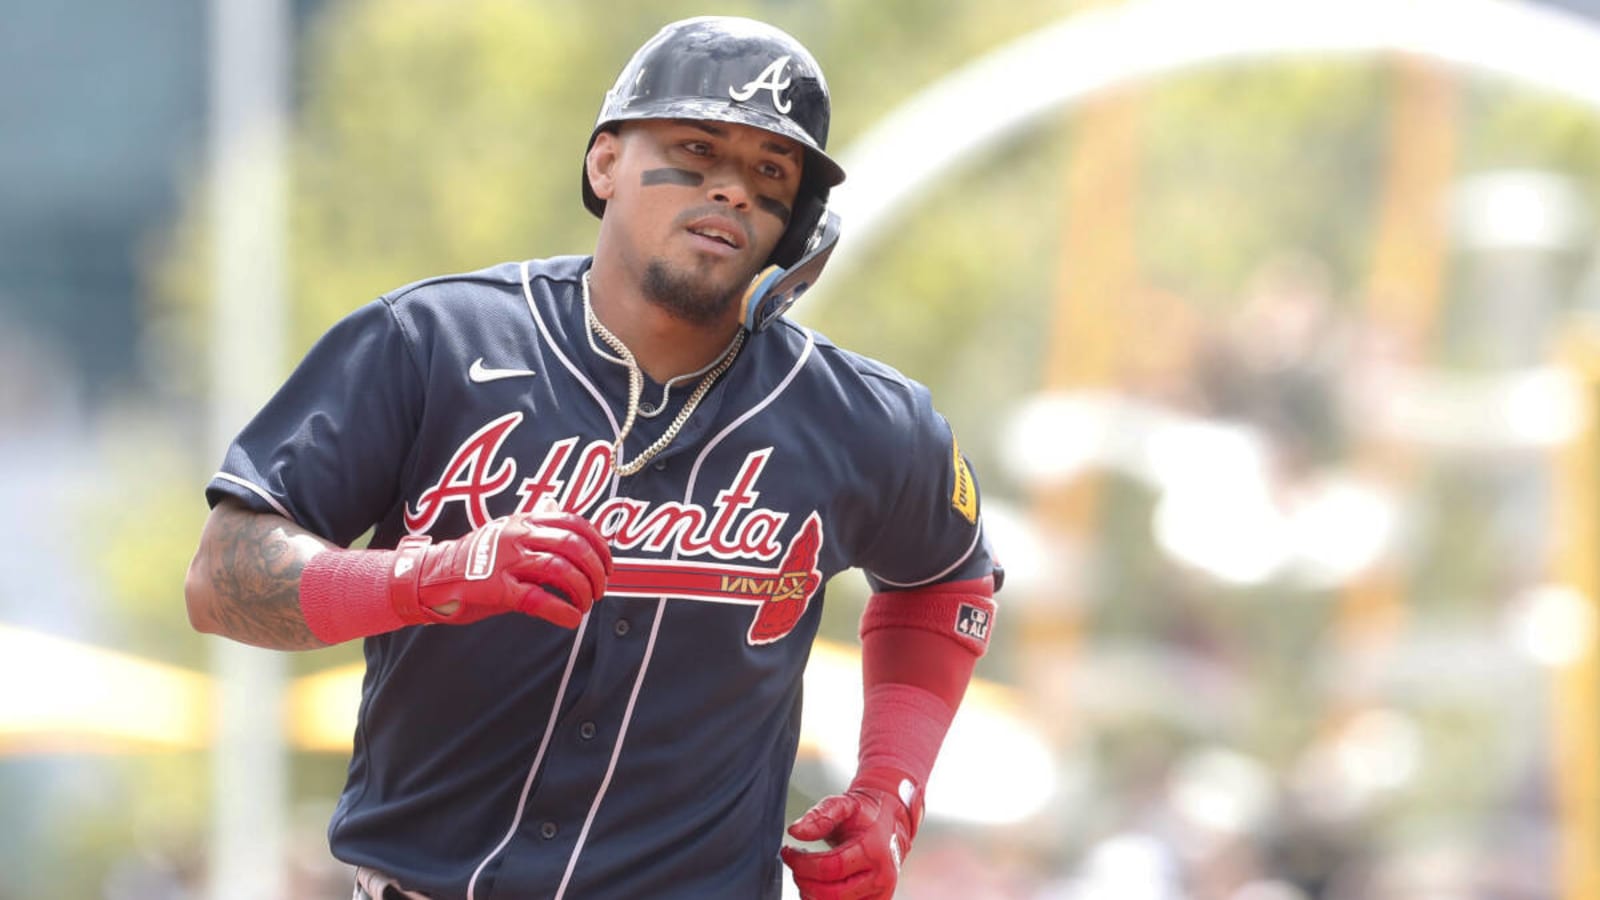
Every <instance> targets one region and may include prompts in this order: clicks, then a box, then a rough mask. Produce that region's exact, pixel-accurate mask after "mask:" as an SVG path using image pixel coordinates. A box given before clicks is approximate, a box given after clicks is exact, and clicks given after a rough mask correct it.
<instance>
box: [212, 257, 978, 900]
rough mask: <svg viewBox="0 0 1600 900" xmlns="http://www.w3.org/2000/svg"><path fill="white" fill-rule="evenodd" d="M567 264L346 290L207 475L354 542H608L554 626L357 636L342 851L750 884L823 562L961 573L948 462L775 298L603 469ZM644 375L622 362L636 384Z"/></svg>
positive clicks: (895, 583)
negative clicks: (778, 309) (588, 588)
mask: <svg viewBox="0 0 1600 900" xmlns="http://www.w3.org/2000/svg"><path fill="white" fill-rule="evenodd" d="M589 263H590V260H589V258H587V257H563V258H557V259H551V260H540V261H533V262H528V263H522V264H516V263H508V264H505V265H502V266H498V267H496V268H492V269H486V270H484V271H481V272H475V273H472V274H467V275H458V276H450V277H445V278H438V279H433V280H429V281H425V282H421V283H418V284H415V285H411V286H409V287H406V288H404V289H402V290H399V291H396V292H394V293H392V294H389V295H387V296H384V297H382V298H380V299H378V300H376V301H373V302H372V303H370V304H367V305H366V306H363V307H362V308H360V309H358V310H356V311H355V312H354V313H352V314H351V315H349V316H348V317H346V318H345V319H344V320H342V321H341V322H339V323H338V324H337V325H335V326H334V327H333V328H332V329H330V330H329V331H328V333H327V334H326V335H325V336H324V337H323V338H322V339H321V340H320V341H319V342H318V343H317V344H316V345H315V346H314V347H313V348H312V349H311V351H310V352H309V354H308V355H307V356H306V358H305V360H304V361H303V362H301V364H300V365H299V367H298V368H297V369H296V370H295V372H294V373H293V374H292V375H291V376H290V377H289V379H288V380H287V382H286V383H285V384H284V385H283V387H282V388H281V389H280V390H279V391H278V393H277V394H276V395H275V396H274V397H273V398H272V399H271V400H270V401H269V402H268V403H267V405H266V406H265V407H264V408H263V409H262V410H261V412H260V413H259V414H258V415H257V416H256V418H255V419H254V420H253V421H251V422H250V423H249V424H248V425H247V426H246V427H245V429H244V430H243V431H242V432H241V434H240V435H239V437H238V438H237V440H236V441H235V442H234V444H233V445H232V446H231V447H230V448H229V450H228V453H227V457H226V460H225V461H224V464H223V467H222V471H220V472H219V473H218V474H217V475H216V476H215V477H214V478H213V480H212V481H211V482H210V485H209V486H208V489H207V496H208V498H209V499H210V501H211V502H212V503H213V504H214V503H216V502H217V501H218V500H219V499H220V498H222V497H224V496H228V497H234V498H237V499H239V500H242V501H243V502H244V503H246V504H247V505H249V506H250V507H252V508H254V509H257V510H262V511H272V512H276V513H279V514H281V515H284V516H286V517H288V518H290V519H292V520H294V521H295V522H297V523H299V524H300V525H302V526H304V527H306V528H308V529H310V530H311V531H314V532H316V533H317V534H320V535H322V536H323V537H325V538H327V539H329V540H332V541H334V542H336V543H338V544H340V545H348V544H349V543H350V542H351V541H353V540H355V539H356V538H357V537H359V536H360V535H362V534H364V533H365V532H366V531H367V530H368V529H373V539H372V542H371V544H372V546H374V547H383V548H386V547H393V546H394V545H395V543H396V542H397V541H398V540H399V538H401V537H402V536H404V535H405V534H407V533H427V534H431V535H433V536H434V537H435V538H438V539H447V538H454V537H458V536H460V535H462V534H464V533H466V532H467V531H469V530H471V529H473V528H475V527H478V526H480V525H483V524H484V523H485V522H487V521H489V520H490V519H493V518H497V517H500V516H504V515H508V514H510V513H513V512H516V511H519V510H531V509H533V508H534V507H535V506H536V505H537V504H540V503H542V502H549V501H553V502H555V503H558V504H560V505H561V506H562V507H563V508H565V509H567V510H571V511H576V512H579V513H581V514H583V515H585V516H587V517H588V518H589V519H590V520H591V521H593V522H594V523H595V524H596V525H597V527H598V528H599V530H600V532H601V534H602V535H604V536H605V537H606V538H607V539H608V540H609V541H610V542H611V545H612V548H613V554H614V557H615V560H616V573H615V575H614V577H613V578H612V580H611V583H610V585H609V587H608V590H607V593H606V596H605V597H604V598H603V599H598V600H596V602H595V604H594V607H593V609H592V610H591V611H590V612H589V614H588V615H587V616H586V617H585V619H584V621H583V624H582V625H581V626H580V627H579V628H578V629H577V630H576V631H569V630H565V629H562V628H559V627H557V626H554V625H552V624H550V623H548V622H545V621H544V620H541V619H536V618H531V617H526V616H521V615H516V614H509V615H501V616H495V617H492V618H489V619H486V620H484V621H481V622H478V623H476V624H473V625H467V626H450V625H435V626H420V627H410V628H404V629H401V630H399V631H395V632H391V633H388V634H383V635H379V636H376V637H371V638H368V639H367V640H366V644H365V653H366V662H367V671H366V676H365V680H364V682H363V685H362V698H361V708H360V719H359V721H358V723H357V725H356V731H355V749H354V755H353V757H352V759H351V762H350V771H349V779H348V782H347V784H346V786H345V790H344V793H343V795H342V796H341V798H340V800H339V804H338V807H337V810H336V811H335V813H334V816H333V820H332V822H331V823H330V826H329V836H330V840H331V846H332V850H333V853H334V855H335V856H337V857H338V858H339V859H341V860H344V861H345V862H348V863H351V864H355V865H363V866H370V867H372V868H375V869H378V870H381V871H383V872H386V873H388V874H389V875H391V876H393V877H394V878H395V879H396V880H397V881H398V882H399V883H400V884H402V885H404V886H406V887H407V888H409V889H412V890H416V891H421V892H424V893H427V894H429V895H430V896H433V897H436V898H456V897H468V898H474V900H483V898H489V897H498V898H518V900H527V898H542V897H607V898H609V897H651V898H685V900H687V898H695V900H704V898H707V897H730V898H733V897H737V898H776V897H778V896H779V893H780V877H781V869H782V867H781V864H780V861H779V858H778V847H779V842H780V839H781V837H782V828H783V825H784V821H783V816H784V805H785V799H786V795H787V790H788V781H789V774H790V770H791V768H792V766H793V762H794V757H795V751H796V746H797V743H798V739H799V731H800V700H801V698H800V688H801V673H802V670H803V669H804V667H805V665H806V659H807V657H808V655H809V652H810V648H811V643H812V639H813V637H814V636H815V634H816V630H817V624H818V621H819V618H820V613H821V606H822V599H823V587H824V585H825V584H826V583H827V581H828V579H830V578H832V577H833V576H834V575H835V574H837V573H838V572H840V571H842V570H844V569H846V568H851V567H860V568H862V569H864V570H865V571H866V572H867V574H868V577H869V579H870V580H871V582H872V584H873V586H874V588H876V589H880V590H893V589H896V588H904V587H911V586H917V585H923V584H930V583H934V582H939V581H948V580H955V579H965V578H974V577H981V576H984V575H987V574H989V573H990V572H991V569H992V568H993V563H992V561H991V559H990V556H989V553H988V551H987V549H986V547H985V542H984V540H983V536H982V528H981V525H980V519H979V514H978V498H977V487H976V485H975V484H974V482H973V479H972V475H971V473H970V471H969V469H968V467H967V463H966V461H965V459H964V458H963V457H962V455H961V452H960V450H959V448H958V447H957V446H956V443H955V439H954V436H953V435H952V433H951V430H950V427H949V425H948V424H947V423H946V422H945V420H944V419H943V418H942V417H941V416H940V415H939V414H938V413H937V412H936V411H935V410H934V408H933V405H932V403H931V401H930V399H929V396H928V393H927V391H926V390H925V389H924V388H923V387H922V386H921V385H919V384H917V383H915V382H913V381H911V380H909V379H907V378H905V377H903V376H902V375H900V374H899V373H897V372H895V371H894V370H892V369H890V368H888V367H886V366H884V365H881V364H879V363H876V362H873V361H871V360H868V359H866V358H864V357H862V356H860V355H857V354H854V353H850V352H848V351H845V350H842V349H840V348H838V347H836V346H834V345H832V344H830V343H829V342H828V341H826V340H825V339H824V338H822V337H820V336H818V335H816V334H815V333H814V332H812V331H810V330H807V329H803V328H800V327H798V326H796V325H794V324H793V323H790V322H788V321H786V320H782V321H779V322H777V323H775V324H773V325H772V326H771V327H769V328H766V329H764V330H762V331H760V332H758V333H755V334H752V335H750V336H749V339H748V340H747V342H746V344H745V346H744V348H743V350H742V352H740V354H739V355H738V356H737V358H736V359H735V361H734V363H733V365H732V367H731V368H730V369H728V370H727V372H726V373H725V374H724V375H723V376H722V377H721V379H720V380H719V381H718V382H717V383H716V385H715V387H714V388H713V389H712V390H711V391H710V393H708V394H707V395H706V396H705V397H704V399H703V400H702V402H701V403H700V405H699V407H698V408H697V409H695V410H694V412H693V414H692V415H691V416H690V417H689V419H688V420H687V422H686V423H685V425H684V427H683V429H682V431H681V432H680V433H679V435H678V437H677V438H676V439H675V440H674V441H673V443H672V444H671V445H670V446H668V447H667V449H666V450H664V451H663V452H661V453H660V454H659V455H658V456H656V457H655V458H654V459H653V460H652V461H651V462H650V463H649V465H647V466H646V467H645V468H644V469H643V470H641V471H640V472H638V473H637V474H635V475H633V476H630V477H624V478H618V477H616V475H615V473H614V471H613V468H612V464H613V460H612V450H611V442H612V441H613V440H614V438H615V436H616V434H617V432H618V428H619V424H620V421H621V419H622V418H623V416H624V415H625V412H626V403H627V396H628V370H627V368H626V367H625V366H624V365H623V364H621V363H620V362H618V361H616V360H615V359H614V358H613V357H612V356H611V354H610V353H609V351H608V350H607V349H606V348H605V346H604V345H603V344H599V343H598V342H597V341H595V340H594V338H593V337H592V336H591V335H590V334H589V331H588V329H587V328H586V326H585V320H584V313H583V301H582V289H581V275H582V273H583V271H584V270H585V269H586V268H587V266H588V265H589ZM695 383H696V380H691V381H690V382H689V383H688V384H683V385H678V386H675V387H674V388H673V390H672V391H670V393H669V396H668V400H667V404H666V408H665V409H664V410H663V411H662V412H661V413H660V414H659V415H656V416H654V417H651V418H644V419H641V420H640V421H639V423H638V424H637V425H636V426H635V428H634V430H633V432H632V433H631V434H630V435H629V436H628V438H627V441H626V446H625V447H624V448H623V455H624V457H625V458H627V459H632V458H633V457H634V456H635V455H636V454H638V453H639V451H640V450H642V449H643V448H645V447H647V446H648V445H649V444H651V443H653V442H654V441H655V439H656V438H657V437H658V436H660V434H661V433H662V432H664V430H665V428H666V426H667V423H668V422H669V421H670V420H671V419H672V418H673V415H674V414H675V413H676V412H677V411H678V410H679V409H681V407H682V404H683V402H684V399H685V396H686V395H687V394H688V393H689V392H690V391H691V390H692V389H693V387H694V384H695ZM661 394H662V386H661V385H659V384H653V383H647V387H646V390H645V402H646V405H647V406H654V405H655V404H656V403H657V402H659V401H660V400H661Z"/></svg>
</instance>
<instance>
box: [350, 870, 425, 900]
mask: <svg viewBox="0 0 1600 900" xmlns="http://www.w3.org/2000/svg"><path fill="white" fill-rule="evenodd" d="M350 897H351V900H428V895H427V894H419V893H417V892H416V891H408V890H406V889H405V888H403V887H401V886H400V885H399V884H398V883H397V882H396V881H395V880H394V879H393V878H390V877H389V876H387V875H385V874H383V873H382V872H379V871H377V870H376V869H369V868H367V867H366V866H359V867H357V868H356V889H355V893H353V894H351V895H350Z"/></svg>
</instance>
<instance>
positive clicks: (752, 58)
mask: <svg viewBox="0 0 1600 900" xmlns="http://www.w3.org/2000/svg"><path fill="white" fill-rule="evenodd" d="M634 119H691V120H695V121H701V122H730V123H733V124H736V125H750V126H752V127H755V128H760V129H763V130H765V131H769V132H771V133H773V134H777V135H782V136H783V137H786V138H789V139H791V140H793V141H795V142H797V143H799V144H800V145H801V146H802V147H804V148H805V157H806V158H805V165H804V166H803V167H802V172H801V178H800V190H799V193H798V194H797V195H796V197H795V207H794V211H793V213H792V215H791V217H790V219H789V226H788V228H787V229H786V230H785V231H784V233H783V237H782V238H780V239H779V240H778V245H777V247H775V248H774V249H773V251H772V258H771V260H770V262H773V263H776V264H778V265H780V266H785V267H787V266H790V265H793V264H794V262H795V261H796V260H797V259H799V258H800V255H801V253H802V251H804V250H805V247H806V243H807V241H809V240H810V238H811V236H812V234H813V233H814V232H815V231H816V228H817V223H818V221H819V220H820V219H821V217H822V213H823V210H824V209H826V208H827V203H828V190H829V189H830V188H832V187H833V186H834V185H836V184H838V183H839V182H841V181H843V180H844V169H841V168H840V167H839V164H838V163H836V162H834V161H833V159H831V158H830V157H829V156H828V154H827V153H826V152H824V149H825V148H826V147H827V145H828V119H829V104H828V82H827V81H826V80H824V79H823V77H822V68H821V67H820V66H818V65H817V61H816V59H814V58H813V57H812V56H811V53H810V51H808V50H806V48H805V47H804V46H802V45H801V43H800V42H799V41H797V40H795V39H794V38H793V37H792V36H790V35H789V34H787V33H785V32H783V31H781V30H779V29H777V28H774V27H772V26H771V25H767V24H765V23H763V22H757V21H754V20H752V19H741V18H735V17H730V16H701V17H698V18H693V19H683V20H682V21H678V22H673V23H672V24H670V25H667V26H666V27H664V28H662V29H661V30H660V31H658V32H656V35H655V37H653V38H651V39H650V40H649V41H647V42H646V43H645V45H644V46H642V47H640V48H639V50H638V52H636V53H634V55H633V58H632V59H630V60H628V64H627V65H626V66H624V67H623V69H622V74H620V75H618V76H617V83H616V84H615V85H614V86H613V87H612V88H611V90H609V91H607V92H606V99H605V102H604V103H603V104H602V105H601V107H600V116H599V118H598V119H596V120H595V124H594V131H593V132H591V133H590V135H589V146H590V147H593V146H594V141H595V138H596V137H597V136H599V134H600V132H602V131H606V130H610V129H615V128H616V127H617V126H618V125H619V124H621V123H623V122H626V121H630V120H634ZM587 152H588V151H587V149H586V150H585V154H587ZM582 175H583V205H584V206H586V207H587V208H588V209H589V211H590V212H592V213H594V214H595V215H596V216H599V215H601V214H602V213H604V212H605V208H606V202H605V201H604V200H602V199H600V198H599V197H597V196H595V193H594V188H593V187H592V186H591V185H590V184H589V172H588V168H587V166H585V168H584V171H583V173H582Z"/></svg>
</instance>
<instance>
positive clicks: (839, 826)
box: [779, 769, 922, 900]
mask: <svg viewBox="0 0 1600 900" xmlns="http://www.w3.org/2000/svg"><path fill="white" fill-rule="evenodd" d="M920 793H921V789H920V788H918V787H916V785H915V783H913V782H912V781H911V780H910V779H908V778H905V777H904V776H903V775H902V773H899V772H895V771H893V770H890V769H877V770H869V771H865V772H861V773H860V774H858V775H856V778H855V780H854V781H852V782H851V783H850V788H849V790H847V791H845V792H844V793H843V794H836V795H834V796H832V797H824V798H823V799H822V800H821V801H819V802H818V803H817V805H816V806H813V807H811V810H810V811H809V812H807V813H806V814H805V815H803V816H801V817H800V818H799V819H798V820H797V821H796V822H795V823H794V824H793V825H790V826H789V834H790V836H791V837H793V838H795V839H796V840H800V841H826V842H827V843H828V845H829V847H830V848H831V849H828V850H821V851H808V850H801V849H799V848H797V847H784V848H783V849H782V850H780V851H779V854H780V855H781V856H782V857H783V862H784V864H785V865H787V866H788V867H789V868H790V870H791V871H793V872H794V883H795V886H796V887H798V888H799V889H800V896H801V898H802V900H887V898H889V897H893V896H894V888H895V884H896V883H898V882H899V880H900V864H901V862H902V861H904V859H905V855H906V853H908V852H910V850H911V839H912V837H914V836H915V835H916V832H917V822H918V820H919V819H920V818H921V810H922V802H921V798H920Z"/></svg>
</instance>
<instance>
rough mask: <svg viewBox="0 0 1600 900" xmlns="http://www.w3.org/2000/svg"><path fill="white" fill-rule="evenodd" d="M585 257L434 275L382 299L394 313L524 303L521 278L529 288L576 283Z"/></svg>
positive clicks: (513, 263) (563, 257) (532, 261)
mask: <svg viewBox="0 0 1600 900" xmlns="http://www.w3.org/2000/svg"><path fill="white" fill-rule="evenodd" d="M585 261H586V257H580V256H558V257H552V258H549V259H533V260H528V261H526V262H503V263H500V264H498V265H494V266H490V267H488V268H484V269H478V270H477V271H475V272H458V273H453V274H449V275H437V276H434V277H432V278H424V279H422V280H421V281H413V282H412V283H410V284H407V285H404V286H402V287H399V288H396V289H394V290H392V291H390V292H389V293H387V294H384V295H383V296H382V297H381V298H379V299H381V300H382V301H383V302H384V303H386V304H388V305H389V306H390V307H391V308H393V309H395V310H396V311H397V312H400V311H405V312H410V311H412V310H416V309H419V308H449V307H452V306H458V305H461V304H469V305H477V304H482V303H492V302H495V301H496V300H499V301H502V302H505V301H509V302H513V303H521V302H524V300H525V297H524V294H523V290H524V279H525V278H526V281H527V286H528V287H529V288H530V289H541V288H543V289H548V288H549V286H550V285H551V284H553V283H563V282H564V283H568V284H576V283H577V281H578V279H579V277H580V276H581V275H582V272H583V264H584V262H585Z"/></svg>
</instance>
